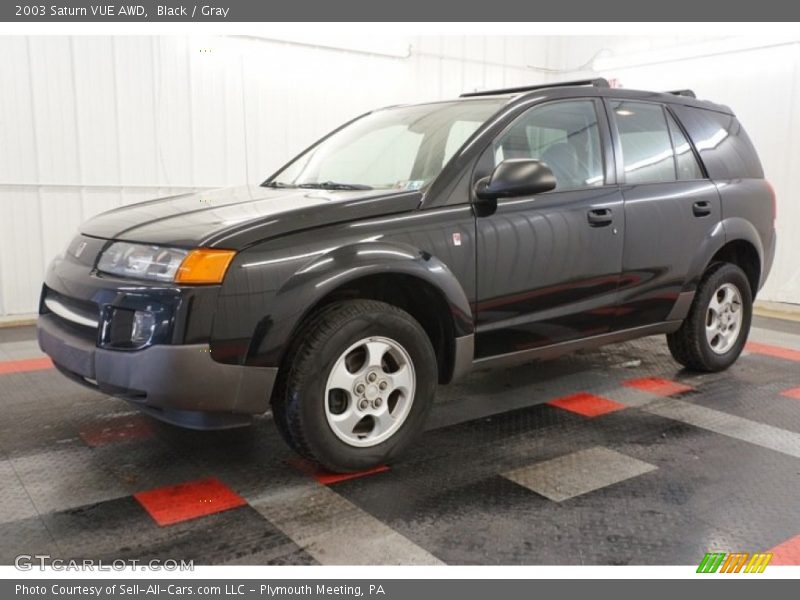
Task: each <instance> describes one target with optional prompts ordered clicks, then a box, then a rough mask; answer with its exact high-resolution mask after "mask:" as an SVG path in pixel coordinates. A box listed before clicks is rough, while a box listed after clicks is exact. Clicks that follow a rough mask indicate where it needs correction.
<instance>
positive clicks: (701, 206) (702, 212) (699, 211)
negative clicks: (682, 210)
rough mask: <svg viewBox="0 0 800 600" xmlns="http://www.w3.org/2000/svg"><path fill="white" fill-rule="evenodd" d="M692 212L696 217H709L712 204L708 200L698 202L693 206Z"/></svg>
mask: <svg viewBox="0 0 800 600" xmlns="http://www.w3.org/2000/svg"><path fill="white" fill-rule="evenodd" d="M692 212H693V213H694V216H695V217H707V216H708V215H710V214H711V202H709V201H708V200H698V201H697V202H695V203H694V204H692Z"/></svg>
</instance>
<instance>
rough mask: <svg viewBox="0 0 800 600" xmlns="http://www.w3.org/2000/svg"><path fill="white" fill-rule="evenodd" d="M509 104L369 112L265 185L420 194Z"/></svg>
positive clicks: (485, 102)
mask: <svg viewBox="0 0 800 600" xmlns="http://www.w3.org/2000/svg"><path fill="white" fill-rule="evenodd" d="M506 102H507V100H506V99H498V98H489V99H481V100H471V101H461V102H441V103H434V104H422V105H417V106H404V107H398V108H390V109H384V110H379V111H376V112H374V113H370V114H369V115H366V116H365V117H362V118H360V119H358V120H356V121H354V122H353V123H351V124H350V125H347V126H346V127H344V128H343V129H341V130H340V131H338V132H336V133H334V134H333V135H331V136H330V137H329V138H328V139H326V140H324V141H322V142H321V143H319V144H318V145H317V146H315V147H313V148H311V149H310V150H308V151H307V152H305V153H304V154H302V155H301V156H299V157H298V158H297V159H295V160H294V161H293V162H292V163H290V164H289V165H287V166H286V167H285V168H284V169H283V170H281V171H280V172H278V173H277V174H275V175H274V176H273V177H272V178H270V180H269V181H268V182H267V183H266V184H265V185H268V186H273V187H307V188H322V189H397V190H417V189H421V188H423V187H425V186H427V185H428V184H429V183H431V181H433V179H435V178H436V176H437V175H439V173H440V172H441V171H442V169H443V168H444V166H445V165H446V164H447V162H448V161H449V160H450V159H451V158H452V157H453V155H454V154H455V153H456V152H457V151H458V150H459V148H460V147H461V146H462V145H463V144H464V142H465V141H466V140H467V139H468V138H469V136H470V135H472V133H474V132H475V131H476V130H477V129H478V128H479V127H480V126H481V125H483V123H484V122H485V121H486V120H487V119H489V118H490V117H491V116H492V115H493V114H494V113H495V112H497V111H498V110H500V108H501V107H502V106H503V105H504V104H505V103H506Z"/></svg>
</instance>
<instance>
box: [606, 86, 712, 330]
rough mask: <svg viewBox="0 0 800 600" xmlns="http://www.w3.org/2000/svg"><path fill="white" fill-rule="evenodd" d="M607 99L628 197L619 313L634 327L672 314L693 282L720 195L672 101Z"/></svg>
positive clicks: (618, 163) (619, 163)
mask: <svg viewBox="0 0 800 600" xmlns="http://www.w3.org/2000/svg"><path fill="white" fill-rule="evenodd" d="M606 102H607V106H608V112H609V116H610V120H611V123H612V127H613V133H614V136H615V148H616V150H617V152H616V156H617V170H618V173H619V174H620V175H619V178H620V186H621V190H622V195H623V198H624V202H625V204H624V206H625V208H624V210H625V235H624V241H625V243H624V252H623V259H622V278H621V281H620V290H619V317H620V321H621V322H622V323H623V324H624V326H625V327H637V326H641V325H648V324H653V323H658V322H660V321H664V320H667V319H668V317H669V315H670V312H671V311H672V309H673V307H674V306H675V304H676V302H677V301H678V299H679V297H681V292H682V291H685V290H690V289H694V285H695V284H696V282H691V281H688V279H689V273H690V272H693V271H695V270H696V269H693V268H692V267H693V264H692V263H693V261H695V260H696V259H697V257H698V256H699V255H700V254H701V253H700V252H698V251H699V250H700V248H701V247H702V246H703V244H704V242H705V241H706V240H707V239H708V238H709V237H710V236H712V235H715V230H716V229H717V228H718V226H719V222H720V218H721V210H720V199H719V194H718V192H717V188H716V186H715V185H714V184H713V183H712V182H711V181H710V180H709V179H708V178H707V177H706V174H705V173H704V171H703V169H702V166H701V164H700V161H699V160H698V158H697V155H696V151H695V149H694V148H693V146H692V145H691V143H690V142H689V141H688V138H687V136H686V134H685V133H684V131H683V129H682V128H681V126H680V125H679V123H678V121H677V120H676V119H675V117H674V115H673V114H672V112H671V111H670V110H669V109H668V107H667V106H665V105H662V104H660V103H655V102H641V101H628V100H617V99H608V100H607V101H606ZM683 300H689V301H690V300H691V295H684V296H683Z"/></svg>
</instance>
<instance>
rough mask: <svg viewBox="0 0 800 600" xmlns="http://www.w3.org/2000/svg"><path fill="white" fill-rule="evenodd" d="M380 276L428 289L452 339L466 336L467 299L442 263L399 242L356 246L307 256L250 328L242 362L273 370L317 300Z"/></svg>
mask: <svg viewBox="0 0 800 600" xmlns="http://www.w3.org/2000/svg"><path fill="white" fill-rule="evenodd" d="M386 273H393V274H400V275H408V276H412V277H415V278H417V279H420V280H422V281H425V282H426V283H428V284H430V285H431V286H433V287H434V288H435V289H436V290H437V291H438V292H439V293H440V294H441V296H442V298H443V300H444V301H445V302H446V304H447V306H448V309H449V313H450V314H449V316H450V318H451V319H452V325H453V333H454V337H456V338H460V337H470V338H471V335H472V333H473V327H474V325H473V317H472V309H471V307H470V303H469V299H468V297H467V295H466V293H465V292H464V290H463V288H462V287H461V284H460V283H459V281H458V280H457V279H456V277H455V275H454V274H453V273H452V272H451V271H450V269H449V268H448V267H447V266H446V265H445V264H444V263H443V262H442V261H440V260H439V259H437V258H436V257H434V256H431V255H430V254H429V253H427V252H424V251H422V250H419V249H417V248H414V247H412V246H410V245H408V244H405V243H399V242H391V241H368V242H358V243H354V244H350V245H346V246H341V247H338V248H336V249H334V250H331V251H330V252H327V253H325V254H321V255H319V256H317V257H315V258H313V259H312V260H311V261H309V262H307V263H306V264H305V265H303V266H302V267H301V268H299V269H297V270H296V271H295V273H294V274H293V275H292V276H291V277H289V279H288V280H286V281H285V282H284V283H283V284H282V285H281V286H280V287H279V288H278V290H277V292H276V294H275V296H274V297H273V298H272V299H271V300H270V302H269V310H268V314H267V315H265V317H264V319H262V322H261V323H260V324H259V327H257V328H256V333H255V335H254V337H253V339H252V341H251V344H250V352H249V355H248V360H247V363H248V364H257V365H262V366H263V365H266V366H279V364H280V361H281V358H282V356H283V352H284V350H285V349H286V346H287V345H288V343H289V342H290V341H291V336H292V335H293V334H294V332H295V331H296V329H297V327H298V325H299V324H300V323H301V322H302V320H303V319H304V317H305V316H306V315H308V313H309V312H310V311H311V310H313V308H314V307H315V306H317V304H318V303H319V302H320V301H321V300H323V299H324V298H325V297H326V296H327V295H328V294H330V293H331V292H333V291H334V290H336V289H338V288H341V287H342V286H344V285H346V284H348V283H350V282H353V281H355V280H357V279H360V278H362V277H366V276H370V275H376V274H386Z"/></svg>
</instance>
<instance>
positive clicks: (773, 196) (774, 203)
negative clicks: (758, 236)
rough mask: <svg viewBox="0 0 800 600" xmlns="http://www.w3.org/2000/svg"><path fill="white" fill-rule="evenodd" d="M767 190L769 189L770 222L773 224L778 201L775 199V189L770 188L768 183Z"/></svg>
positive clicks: (776, 215) (776, 213) (770, 185)
mask: <svg viewBox="0 0 800 600" xmlns="http://www.w3.org/2000/svg"><path fill="white" fill-rule="evenodd" d="M767 188H768V189H769V197H770V199H771V200H772V222H773V223H775V219H777V218H778V201H777V199H776V198H775V188H774V187H772V184H771V183H770V182H769V181H768V182H767Z"/></svg>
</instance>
